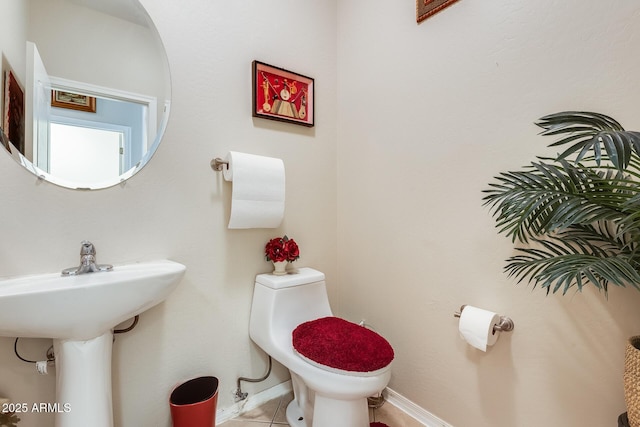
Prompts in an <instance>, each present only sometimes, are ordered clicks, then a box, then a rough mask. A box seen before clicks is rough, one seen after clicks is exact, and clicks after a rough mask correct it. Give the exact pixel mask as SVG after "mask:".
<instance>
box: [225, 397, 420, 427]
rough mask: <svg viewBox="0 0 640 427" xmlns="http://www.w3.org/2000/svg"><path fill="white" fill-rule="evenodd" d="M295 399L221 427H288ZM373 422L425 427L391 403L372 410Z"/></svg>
mask: <svg viewBox="0 0 640 427" xmlns="http://www.w3.org/2000/svg"><path fill="white" fill-rule="evenodd" d="M292 398H293V394H291V393H289V394H287V395H285V396H283V397H281V398H279V399H274V400H272V401H270V402H267V403H265V404H264V405H262V406H261V407H259V408H256V409H254V410H252V411H249V412H247V413H245V414H242V415H240V416H238V417H237V418H234V419H232V420H229V421H227V422H225V423H223V424H221V426H220V427H277V426H288V425H289V424H287V419H286V417H285V409H286V407H287V404H288V403H289V402H290V401H291V399H292ZM370 411H371V421H379V422H382V423H385V424H387V425H388V426H389V427H423V426H422V424H421V423H419V422H418V421H416V420H415V419H413V418H412V417H410V416H409V415H407V414H405V413H404V412H402V411H401V410H399V409H398V408H396V407H395V406H393V405H392V404H390V403H389V402H386V403H385V404H384V405H382V407H380V408H379V409H376V410H373V409H371V410H370Z"/></svg>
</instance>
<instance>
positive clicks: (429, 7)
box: [416, 0, 458, 22]
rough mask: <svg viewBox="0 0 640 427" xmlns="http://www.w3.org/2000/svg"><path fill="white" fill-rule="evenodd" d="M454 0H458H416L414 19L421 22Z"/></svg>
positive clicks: (454, 0)
mask: <svg viewBox="0 0 640 427" xmlns="http://www.w3.org/2000/svg"><path fill="white" fill-rule="evenodd" d="M456 1H458V0H416V21H417V22H422V21H424V20H425V19H427V18H428V17H430V16H431V15H434V14H436V13H438V12H440V11H441V10H442V9H444V8H445V7H447V6H451V5H452V4H453V3H455V2H456Z"/></svg>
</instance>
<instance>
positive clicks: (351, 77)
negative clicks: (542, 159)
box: [338, 0, 640, 427]
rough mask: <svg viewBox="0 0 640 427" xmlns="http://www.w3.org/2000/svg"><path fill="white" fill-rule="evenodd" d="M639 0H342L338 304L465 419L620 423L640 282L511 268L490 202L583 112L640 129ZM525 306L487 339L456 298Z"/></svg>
mask: <svg viewBox="0 0 640 427" xmlns="http://www.w3.org/2000/svg"><path fill="white" fill-rule="evenodd" d="M639 11H640V9H639V8H638V5H637V3H636V2H632V1H621V2H614V3H605V2H590V4H589V7H584V2H580V1H576V0H571V1H565V2H553V1H550V0H542V1H535V2H530V1H525V0H515V1H498V2H483V1H473V0H461V1H460V2H457V3H455V4H454V5H453V6H451V7H450V8H448V9H446V10H445V11H443V12H442V13H440V14H438V15H436V16H433V17H432V18H430V19H428V20H427V21H425V22H423V23H422V24H420V25H416V23H415V15H414V13H415V12H414V10H413V7H412V5H409V4H405V5H401V4H400V3H398V2H396V1H391V0H367V1H365V0H353V1H349V2H339V3H338V22H339V25H338V40H339V43H338V82H339V85H338V105H339V110H338V184H339V185H338V248H339V261H338V278H339V283H340V292H339V306H338V307H339V312H340V313H341V314H342V315H343V316H345V317H347V318H350V319H352V320H360V319H361V318H365V319H366V320H367V322H368V323H370V324H372V325H373V326H374V327H375V328H376V329H378V330H379V331H381V332H382V333H383V334H384V335H385V336H387V337H388V338H389V340H390V341H391V342H392V344H393V345H394V347H395V349H396V362H395V365H394V367H393V374H392V379H391V384H390V387H391V388H392V389H394V390H396V391H398V392H399V393H400V394H402V395H404V396H405V397H407V398H409V399H411V400H413V401H414V402H415V403H417V404H418V405H420V406H421V407H423V408H425V409H427V410H429V411H430V412H432V413H433V414H435V415H437V416H439V417H440V418H442V419H444V420H445V421H447V422H449V423H450V424H452V425H454V426H456V427H468V426H473V427H514V426H517V427H534V426H605V425H615V423H616V418H617V416H618V415H619V414H620V413H622V412H624V410H625V409H624V402H623V390H622V363H623V352H624V346H625V339H626V338H627V337H628V336H630V335H632V334H637V333H638V332H640V312H639V311H638V306H639V304H640V295H639V294H638V292H636V291H633V290H630V289H628V290H624V289H613V290H611V292H610V295H609V300H608V301H607V300H606V299H605V298H604V296H603V295H598V294H597V292H593V290H591V289H589V290H588V291H585V292H584V293H583V294H575V293H573V292H571V293H570V294H569V295H567V296H565V297H561V296H559V295H552V296H546V295H545V293H544V291H541V290H539V289H537V290H535V291H532V290H531V287H530V286H529V287H527V285H525V284H521V285H517V286H516V285H515V284H514V281H512V280H510V279H508V278H507V277H506V276H505V275H504V274H503V273H502V267H503V265H504V263H503V260H504V259H505V258H507V257H508V256H510V255H511V254H512V253H513V251H512V246H511V243H510V241H509V240H508V239H506V238H504V237H502V236H499V235H498V234H497V233H496V231H495V229H494V223H493V220H492V219H491V216H490V214H489V212H488V210H487V209H486V208H483V207H482V206H481V204H482V202H481V198H482V193H481V191H482V190H483V189H485V188H487V183H488V182H489V181H491V180H492V177H493V176H494V175H496V174H498V173H499V172H501V171H505V170H508V169H511V170H513V169H518V168H519V167H521V166H522V165H525V164H527V163H529V162H530V161H532V160H534V157H535V155H536V154H543V153H544V152H545V149H544V147H545V145H546V144H548V143H550V142H552V140H545V139H543V138H542V137H539V136H537V135H536V134H537V132H538V130H537V128H536V127H535V126H534V125H533V124H532V123H533V121H534V120H536V119H537V118H539V117H541V116H543V115H545V114H548V113H553V112H557V111H562V110H567V109H585V110H595V111H600V112H603V113H607V114H610V115H612V116H614V117H616V118H617V119H619V120H620V121H621V122H622V123H623V124H624V125H626V126H627V127H629V128H632V129H638V128H640V120H638V109H637V106H636V100H637V99H638V95H640V84H638V82H637V75H638V69H640V56H638V54H637V39H638V36H639V35H640V33H639V32H638V23H640V18H639V14H638V12H639ZM461 304H472V305H476V306H480V307H483V308H486V309H490V310H493V311H497V312H500V313H503V314H506V315H509V316H511V317H512V318H513V320H514V321H515V331H514V332H513V333H511V334H508V335H503V336H502V337H501V338H500V339H499V341H498V343H497V344H496V345H495V347H493V348H491V349H490V351H489V352H487V353H486V354H484V353H482V352H479V351H476V350H475V349H473V348H471V347H470V346H468V345H465V343H464V342H463V341H462V340H460V339H459V338H458V332H457V325H458V322H457V320H456V319H454V317H453V312H454V311H456V310H457V309H459V307H460V305H461Z"/></svg>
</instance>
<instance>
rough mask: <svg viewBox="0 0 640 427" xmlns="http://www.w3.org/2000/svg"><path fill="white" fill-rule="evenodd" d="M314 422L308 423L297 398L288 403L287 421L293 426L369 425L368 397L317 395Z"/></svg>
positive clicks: (334, 426) (352, 426)
mask: <svg viewBox="0 0 640 427" xmlns="http://www.w3.org/2000/svg"><path fill="white" fill-rule="evenodd" d="M314 406H315V410H314V411H313V424H308V423H307V421H308V420H305V419H304V415H303V413H302V411H301V410H300V407H299V406H298V404H297V402H296V400H295V399H294V400H292V401H291V402H290V403H289V405H287V411H286V414H287V422H288V423H289V425H290V426H291V427H369V407H368V405H367V399H357V400H336V399H329V398H327V397H324V396H319V395H317V394H316V396H315V405H314Z"/></svg>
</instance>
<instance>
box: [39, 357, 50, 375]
mask: <svg viewBox="0 0 640 427" xmlns="http://www.w3.org/2000/svg"><path fill="white" fill-rule="evenodd" d="M36 371H38V373H39V374H40V375H48V374H49V372H48V370H47V361H46V360H41V361H39V362H36Z"/></svg>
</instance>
